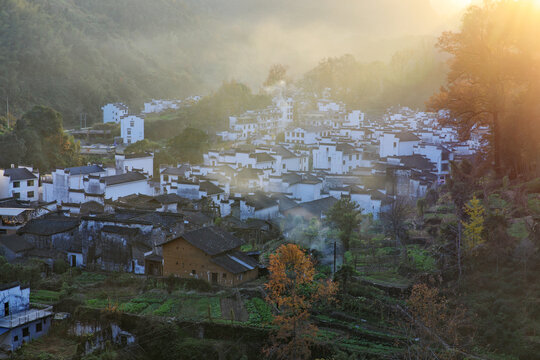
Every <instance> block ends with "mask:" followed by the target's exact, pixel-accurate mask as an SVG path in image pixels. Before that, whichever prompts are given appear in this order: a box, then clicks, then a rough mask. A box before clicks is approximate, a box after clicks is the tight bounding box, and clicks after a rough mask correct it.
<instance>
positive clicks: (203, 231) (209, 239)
mask: <svg viewBox="0 0 540 360" xmlns="http://www.w3.org/2000/svg"><path fill="white" fill-rule="evenodd" d="M179 238H182V239H184V240H186V241H187V242H189V243H190V244H191V245H193V246H195V247H196V248H198V249H200V250H202V251H204V252H205V253H206V254H208V255H210V256H214V255H218V254H221V253H224V252H227V251H230V250H234V249H236V248H238V247H239V246H241V245H243V244H244V241H243V240H241V239H239V238H237V237H236V236H234V235H232V234H231V233H229V232H227V231H225V230H223V229H221V228H218V227H216V226H209V227H203V228H200V229H197V230H193V231H189V232H187V233H184V234H183V235H181V236H180V237H179ZM177 239H178V238H177ZM174 240H176V239H173V240H171V241H174Z"/></svg>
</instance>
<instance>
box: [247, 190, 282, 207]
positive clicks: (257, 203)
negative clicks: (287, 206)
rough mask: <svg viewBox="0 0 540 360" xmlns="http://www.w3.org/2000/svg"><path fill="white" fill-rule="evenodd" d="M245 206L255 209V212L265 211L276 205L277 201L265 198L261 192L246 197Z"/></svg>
mask: <svg viewBox="0 0 540 360" xmlns="http://www.w3.org/2000/svg"><path fill="white" fill-rule="evenodd" d="M246 204H247V205H249V206H252V207H254V208H255V210H260V209H266V208H269V207H272V206H276V205H278V203H277V201H276V200H274V199H272V198H270V197H268V196H266V195H265V194H263V193H262V192H257V193H255V195H250V196H246Z"/></svg>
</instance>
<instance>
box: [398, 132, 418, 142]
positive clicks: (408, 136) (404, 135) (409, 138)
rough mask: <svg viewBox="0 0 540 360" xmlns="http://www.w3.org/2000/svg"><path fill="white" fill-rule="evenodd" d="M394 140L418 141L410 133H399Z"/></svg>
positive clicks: (416, 137)
mask: <svg viewBox="0 0 540 360" xmlns="http://www.w3.org/2000/svg"><path fill="white" fill-rule="evenodd" d="M395 136H396V138H398V139H399V140H400V141H419V140H420V138H419V137H418V136H416V135H414V134H412V133H410V132H401V133H398V134H395Z"/></svg>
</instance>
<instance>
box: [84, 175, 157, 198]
mask: <svg viewBox="0 0 540 360" xmlns="http://www.w3.org/2000/svg"><path fill="white" fill-rule="evenodd" d="M84 184H85V187H84V195H85V201H97V202H100V203H103V200H104V199H108V200H113V201H115V200H118V198H120V197H124V196H128V195H133V194H142V195H153V191H152V189H151V188H150V186H149V184H148V178H147V177H146V176H144V175H143V174H141V173H138V172H126V173H124V174H119V175H110V176H102V177H99V176H88V177H87V178H85V179H84Z"/></svg>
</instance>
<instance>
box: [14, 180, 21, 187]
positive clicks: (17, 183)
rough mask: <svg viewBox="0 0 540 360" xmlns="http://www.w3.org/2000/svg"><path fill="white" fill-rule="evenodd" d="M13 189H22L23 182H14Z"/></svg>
mask: <svg viewBox="0 0 540 360" xmlns="http://www.w3.org/2000/svg"><path fill="white" fill-rule="evenodd" d="M13 187H14V188H20V187H21V182H20V181H14V182H13Z"/></svg>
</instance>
